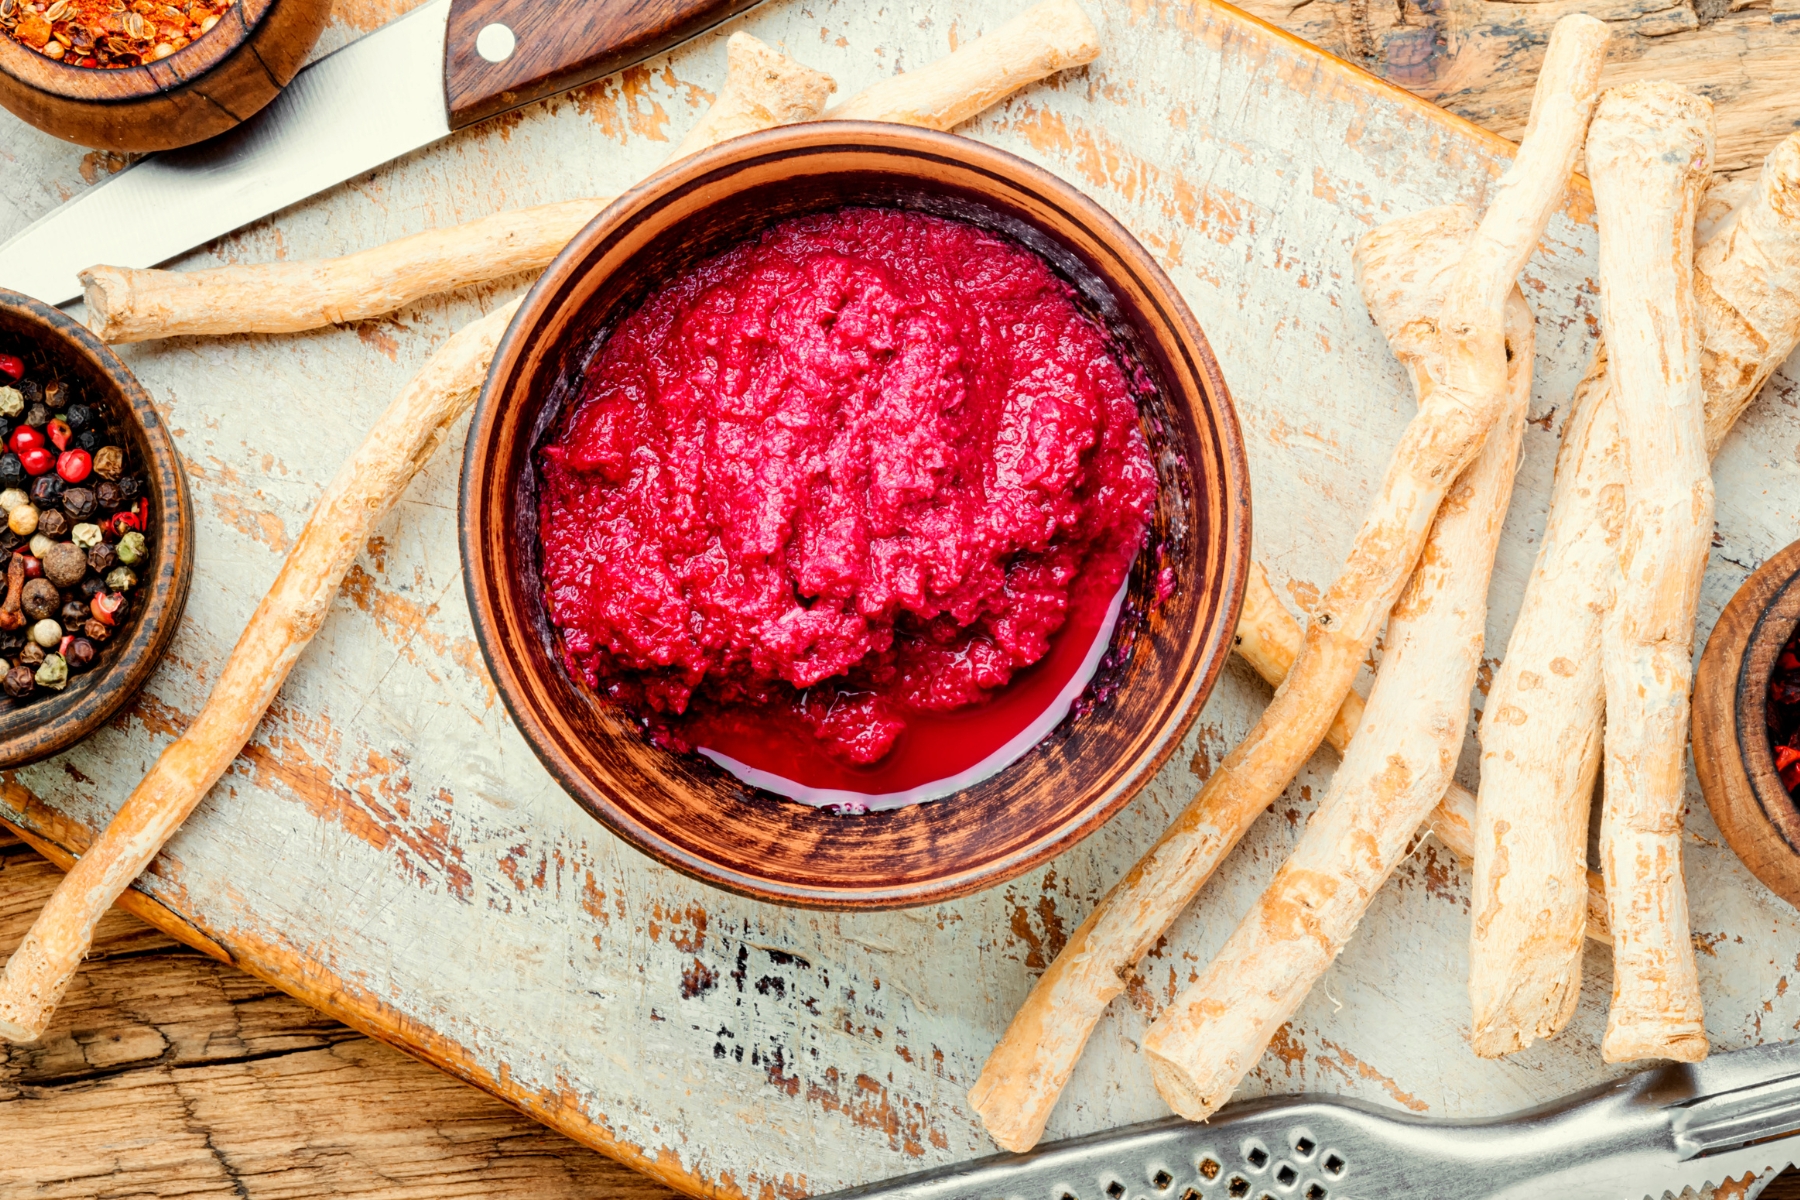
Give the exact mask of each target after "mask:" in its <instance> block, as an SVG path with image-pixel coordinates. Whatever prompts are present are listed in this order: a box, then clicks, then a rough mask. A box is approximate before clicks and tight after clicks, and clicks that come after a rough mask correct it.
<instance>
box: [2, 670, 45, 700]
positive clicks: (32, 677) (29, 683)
mask: <svg viewBox="0 0 1800 1200" xmlns="http://www.w3.org/2000/svg"><path fill="white" fill-rule="evenodd" d="M0 687H4V688H5V689H6V694H7V695H9V696H11V697H12V698H13V699H14V700H23V699H24V698H25V697H27V696H29V695H31V692H32V689H33V688H35V687H37V675H36V674H35V673H33V671H32V669H31V668H30V667H14V668H13V669H12V670H10V671H8V672H7V673H6V678H5V680H0Z"/></svg>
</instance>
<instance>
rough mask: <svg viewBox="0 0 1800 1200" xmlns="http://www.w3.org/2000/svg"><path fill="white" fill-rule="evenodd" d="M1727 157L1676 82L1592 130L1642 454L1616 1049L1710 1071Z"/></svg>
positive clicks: (1642, 90)
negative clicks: (1698, 700)
mask: <svg viewBox="0 0 1800 1200" xmlns="http://www.w3.org/2000/svg"><path fill="white" fill-rule="evenodd" d="M1712 152H1713V121H1712V106H1711V105H1710V104H1708V103H1707V102H1706V101H1705V100H1702V99H1700V98H1699V97H1698V96H1695V95H1694V94H1693V93H1691V92H1689V91H1687V90H1686V89H1684V88H1680V87H1676V86H1675V85H1673V84H1663V83H1650V84H1633V85H1630V86H1628V87H1624V88H1619V89H1615V90H1613V91H1611V92H1608V93H1607V94H1606V96H1605V97H1603V98H1602V100H1601V102H1600V104H1599V105H1598V107H1597V108H1596V110H1595V114H1594V124H1593V128H1592V129H1590V130H1589V132H1588V141H1587V162H1588V172H1589V177H1590V179H1591V180H1592V182H1593V185H1594V208H1595V213H1596V216H1597V218H1598V221H1599V225H1600V310H1601V317H1600V319H1601V327H1602V329H1603V330H1604V331H1605V334H1606V341H1607V346H1608V347H1609V366H1610V370H1611V372H1612V374H1613V376H1614V377H1615V379H1616V380H1617V383H1616V384H1615V390H1614V397H1615V401H1616V403H1615V405H1614V411H1615V412H1617V414H1618V420H1619V441H1620V445H1621V447H1622V448H1623V451H1624V459H1625V525H1624V532H1623V535H1622V537H1621V538H1620V545H1619V585H1618V597H1617V601H1616V603H1615V604H1614V606H1613V608H1612V611H1611V612H1609V613H1608V614H1607V618H1606V621H1605V623H1604V625H1603V627H1602V631H1601V639H1600V649H1601V666H1602V674H1603V676H1604V678H1605V683H1606V713H1607V721H1606V743H1605V753H1604V762H1603V768H1602V769H1603V770H1604V771H1605V780H1606V799H1605V807H1604V808H1603V810H1602V815H1601V821H1600V873H1601V874H1602V875H1604V876H1605V877H1606V897H1607V909H1608V912H1609V915H1610V916H1611V918H1612V931H1613V995H1612V1008H1611V1011H1610V1012H1609V1013H1608V1015H1607V1026H1606V1037H1605V1039H1604V1040H1603V1041H1602V1042H1601V1047H1600V1052H1601V1056H1602V1057H1603V1058H1605V1059H1606V1061H1608V1062H1628V1061H1630V1060H1632V1059H1639V1058H1673V1059H1678V1060H1680V1061H1684V1062H1694V1061H1697V1060H1699V1059H1701V1058H1704V1057H1705V1056H1706V1050H1707V1044H1706V1029H1705V1025H1704V1021H1703V1014H1702V1012H1701V1008H1700V984H1699V977H1698V973H1697V972H1696V970H1695V966H1694V947H1693V943H1692V942H1691V941H1690V940H1689V934H1688V912H1687V887H1686V884H1685V882H1684V880H1683V878H1682V871H1681V809H1682V802H1683V800H1684V799H1685V797H1686V791H1687V779H1686V773H1685V771H1684V755H1685V752H1686V747H1687V727H1688V687H1689V684H1690V682H1691V677H1692V658H1693V648H1694V617H1695V613H1696V610H1697V609H1698V607H1699V602H1700V577H1701V575H1702V574H1703V573H1704V572H1705V570H1706V556H1707V553H1708V550H1709V548H1710V546H1711V542H1712V528H1713V521H1712V513H1713V486H1712V471H1711V467H1710V464H1709V462H1708V460H1707V454H1706V417H1705V411H1704V407H1703V394H1702V392H1701V387H1700V330H1699V326H1698V323H1697V320H1696V315H1695V299H1694V242H1693V235H1694V212H1695V209H1696V208H1697V207H1698V206H1699V202H1700V194H1701V192H1702V191H1704V190H1705V187H1706V178H1707V174H1708V172H1709V171H1710V170H1711V167H1712Z"/></svg>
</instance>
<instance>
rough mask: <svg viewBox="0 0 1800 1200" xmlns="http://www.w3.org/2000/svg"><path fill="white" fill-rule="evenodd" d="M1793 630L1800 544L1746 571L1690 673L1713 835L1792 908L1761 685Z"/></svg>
mask: <svg viewBox="0 0 1800 1200" xmlns="http://www.w3.org/2000/svg"><path fill="white" fill-rule="evenodd" d="M1796 629H1800V542H1795V543H1794V544H1793V545H1791V546H1789V547H1787V548H1786V549H1785V550H1782V551H1781V552H1780V553H1778V554H1775V555H1774V556H1773V557H1771V558H1770V559H1769V560H1768V561H1767V562H1765V563H1763V565H1762V566H1760V567H1758V568H1757V569H1756V570H1755V571H1754V572H1752V573H1751V575H1750V578H1748V579H1746V580H1745V581H1744V584H1743V586H1742V587H1740V588H1738V590H1737V594H1736V595H1734V596H1733V597H1732V598H1731V602H1730V603H1729V604H1727V605H1726V606H1725V611H1723V612H1722V613H1720V614H1719V623H1718V624H1717V625H1714V626H1713V631H1712V635H1711V636H1710V637H1709V638H1707V641H1706V651H1705V652H1704V653H1703V654H1702V655H1701V656H1700V668H1699V670H1698V671H1697V672H1696V673H1695V676H1694V706H1693V707H1694V729H1693V745H1694V770H1695V773H1696V774H1697V775H1699V776H1700V789H1701V791H1702V792H1704V793H1705V795H1706V804H1707V807H1708V808H1709V809H1711V810H1712V815H1713V820H1714V821H1716V822H1717V823H1718V826H1719V832H1721V833H1723V834H1724V835H1725V840H1726V841H1727V842H1729V843H1730V844H1731V848H1732V849H1733V850H1734V851H1736V852H1737V856H1738V857H1739V858H1741V859H1743V860H1744V865H1745V866H1747V867H1749V868H1750V873H1751V874H1752V875H1755V876H1756V877H1757V878H1758V879H1760V880H1761V881H1762V882H1763V884H1764V886H1766V887H1767V888H1768V889H1769V890H1770V891H1772V892H1774V893H1775V894H1776V895H1778V896H1780V897H1781V898H1782V899H1783V900H1786V901H1787V902H1788V903H1789V904H1792V905H1794V906H1795V907H1800V806H1796V805H1795V803H1794V799H1793V797H1791V796H1789V795H1788V790H1787V787H1786V786H1785V785H1784V784H1783V783H1782V782H1781V777H1780V776H1779V775H1778V774H1776V772H1775V751H1774V748H1773V747H1772V746H1771V745H1770V742H1769V726H1768V715H1769V678H1770V676H1771V675H1772V674H1773V673H1774V669H1775V659H1776V658H1777V657H1778V656H1779V655H1780V654H1781V648H1782V647H1783V646H1785V645H1786V644H1787V641H1788V639H1789V638H1791V637H1793V636H1794V631H1795V630H1796Z"/></svg>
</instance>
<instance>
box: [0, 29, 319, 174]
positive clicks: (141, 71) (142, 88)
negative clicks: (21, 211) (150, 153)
mask: <svg viewBox="0 0 1800 1200" xmlns="http://www.w3.org/2000/svg"><path fill="white" fill-rule="evenodd" d="M330 12H331V0H236V3H234V4H233V5H232V6H231V7H230V8H229V9H228V10H227V11H226V12H225V15H224V16H222V17H221V18H220V19H219V23H218V24H217V25H216V26H214V27H213V28H212V29H210V30H208V31H207V32H206V33H204V34H202V35H201V36H200V37H198V38H196V39H194V41H193V42H192V43H191V44H189V45H187V46H184V47H182V48H181V49H180V50H177V51H176V52H175V53H173V54H171V55H169V57H167V58H164V59H161V60H159V61H157V62H151V63H145V64H143V65H142V66H137V67H122V68H120V69H118V70H102V69H99V68H95V67H75V66H69V65H67V64H65V63H61V62H57V61H56V60H54V59H49V58H45V57H44V56H43V55H42V54H39V53H38V52H37V51H35V50H32V49H29V48H27V47H25V46H22V45H20V44H19V43H18V42H16V41H14V40H13V39H12V38H11V37H8V36H6V35H4V34H0V105H4V106H5V107H6V108H7V109H9V110H11V111H12V112H13V113H14V114H15V115H17V116H18V117H19V118H21V119H22V120H24V121H26V122H27V123H29V124H31V125H35V126H36V127H37V128H39V129H41V130H43V131H44V132H45V133H48V134H50V135H51V136H52V137H59V138H62V139H63V140H64V141H68V142H75V143H77V144H78V145H82V146H92V147H94V148H96V149H99V150H114V151H120V152H126V151H139V150H172V149H174V148H175V147H177V146H187V145H191V144H192V143H194V142H199V141H204V140H205V139H207V138H209V137H213V136H214V135H216V134H221V133H224V132H225V131H226V130H228V129H230V128H232V127H233V126H235V125H237V124H238V123H240V122H242V121H244V120H246V119H248V118H249V117H250V116H252V115H253V114H255V113H256V112H258V111H260V110H261V109H262V107H263V106H264V105H265V104H267V103H268V102H269V101H271V100H273V99H274V98H275V97H276V96H277V95H279V94H280V92H281V89H282V88H284V87H286V86H287V85H288V82H289V81H290V80H292V79H293V77H294V75H295V73H297V72H298V71H299V70H300V68H301V66H302V65H304V64H305V62H306V56H307V54H308V52H310V51H311V50H312V47H313V43H314V42H316V41H318V40H319V33H320V31H321V30H323V29H324V28H325V18H326V17H327V16H328V15H330Z"/></svg>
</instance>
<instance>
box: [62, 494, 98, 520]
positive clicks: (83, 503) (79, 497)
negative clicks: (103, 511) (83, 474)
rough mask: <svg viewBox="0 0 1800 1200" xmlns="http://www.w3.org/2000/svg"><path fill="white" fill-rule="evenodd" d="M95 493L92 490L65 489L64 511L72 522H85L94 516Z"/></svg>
mask: <svg viewBox="0 0 1800 1200" xmlns="http://www.w3.org/2000/svg"><path fill="white" fill-rule="evenodd" d="M95 506H96V504H95V499H94V491H93V489H92V488H84V487H72V488H64V489H63V494H62V510H63V511H64V512H65V513H67V514H68V515H69V520H71V521H85V520H87V519H88V518H89V517H91V516H93V515H94V508H95Z"/></svg>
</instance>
